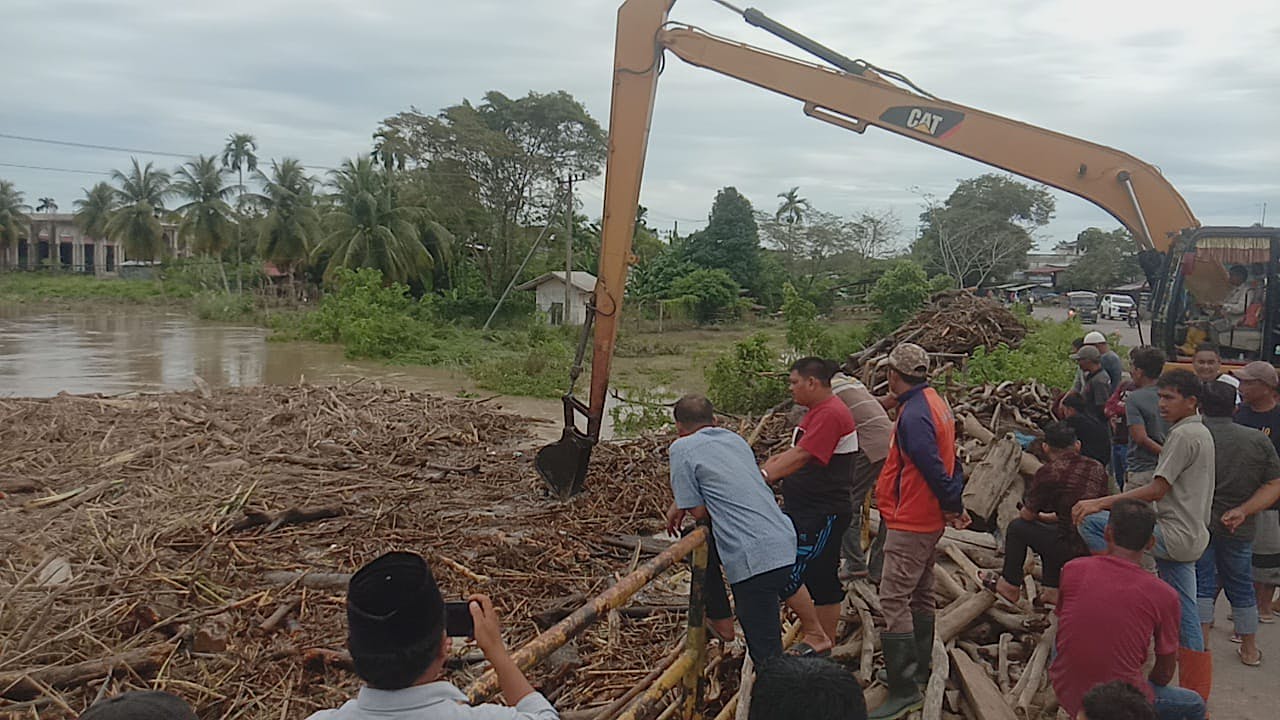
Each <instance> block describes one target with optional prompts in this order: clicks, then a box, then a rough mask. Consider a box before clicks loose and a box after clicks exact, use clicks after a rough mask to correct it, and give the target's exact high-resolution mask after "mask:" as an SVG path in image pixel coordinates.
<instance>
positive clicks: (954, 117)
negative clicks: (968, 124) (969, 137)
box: [880, 105, 964, 140]
mask: <svg viewBox="0 0 1280 720" xmlns="http://www.w3.org/2000/svg"><path fill="white" fill-rule="evenodd" d="M880 120H882V121H883V122H886V123H889V124H890V125H895V126H897V127H900V128H903V129H904V130H911V131H912V132H918V133H920V134H922V135H928V136H929V137H931V138H937V139H939V140H942V139H944V138H946V137H947V135H949V134H950V133H951V131H953V130H955V129H956V128H957V127H959V126H960V123H962V122H964V113H962V112H957V111H955V110H952V109H950V108H941V107H920V106H918V105H906V106H904V105H899V106H897V107H891V108H889V109H887V110H885V111H884V113H883V114H881V115H880Z"/></svg>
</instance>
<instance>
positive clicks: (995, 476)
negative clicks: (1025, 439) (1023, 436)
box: [964, 434, 1022, 520]
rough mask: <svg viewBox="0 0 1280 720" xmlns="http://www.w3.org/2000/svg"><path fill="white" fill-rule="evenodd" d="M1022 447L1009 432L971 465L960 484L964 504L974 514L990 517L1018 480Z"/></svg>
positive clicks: (985, 517)
mask: <svg viewBox="0 0 1280 720" xmlns="http://www.w3.org/2000/svg"><path fill="white" fill-rule="evenodd" d="M1021 461H1022V446H1021V445H1019V444H1018V441H1017V440H1016V439H1014V437H1013V435H1012V434H1009V435H1006V436H1005V437H1003V438H1001V439H1000V440H997V441H996V442H995V444H993V445H992V446H991V450H990V451H989V452H988V453H987V455H986V457H984V458H982V462H980V463H978V465H977V466H976V467H974V468H973V472H972V473H971V474H970V476H969V478H968V480H967V481H966V482H965V486H964V506H965V507H966V508H967V509H968V510H969V512H971V513H973V514H974V516H976V517H979V518H982V519H984V520H987V519H990V518H991V517H992V516H993V515H994V514H995V512H996V508H997V507H998V506H999V505H1000V501H1001V500H1002V499H1003V498H1004V496H1005V494H1006V493H1007V492H1008V490H1009V486H1010V484H1012V482H1013V481H1014V480H1015V479H1019V478H1020V476H1019V474H1018V467H1019V464H1020V463H1021Z"/></svg>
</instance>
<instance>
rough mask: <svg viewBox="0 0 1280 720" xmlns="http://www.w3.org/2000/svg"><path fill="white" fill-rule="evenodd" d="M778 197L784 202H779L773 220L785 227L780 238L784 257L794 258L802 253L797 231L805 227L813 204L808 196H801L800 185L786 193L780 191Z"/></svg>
mask: <svg viewBox="0 0 1280 720" xmlns="http://www.w3.org/2000/svg"><path fill="white" fill-rule="evenodd" d="M778 197H779V198H781V199H782V202H780V203H778V209H777V211H775V212H774V213H773V220H774V222H780V223H782V225H783V227H784V228H785V231H784V232H782V233H780V236H781V237H780V238H779V240H780V241H781V242H780V245H781V246H782V247H781V249H782V251H783V253H784V257H786V258H788V259H789V260H794V259H795V258H797V257H799V256H800V255H801V251H800V248H799V247H798V246H797V244H796V231H797V230H799V229H800V228H802V227H804V221H805V219H806V218H807V217H808V215H809V211H811V210H813V206H812V205H810V204H809V200H808V199H807V198H802V197H800V188H799V186H797V187H793V188H791V189H790V190H788V191H786V192H784V193H778Z"/></svg>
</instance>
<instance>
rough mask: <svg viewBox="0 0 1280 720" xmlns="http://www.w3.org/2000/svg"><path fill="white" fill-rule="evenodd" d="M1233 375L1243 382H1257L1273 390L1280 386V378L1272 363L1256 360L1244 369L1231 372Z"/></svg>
mask: <svg viewBox="0 0 1280 720" xmlns="http://www.w3.org/2000/svg"><path fill="white" fill-rule="evenodd" d="M1231 374H1232V375H1235V376H1236V377H1237V378H1239V379H1241V380H1257V381H1258V382H1261V383H1262V384H1263V385H1266V386H1267V387H1272V388H1273V387H1275V386H1276V385H1280V378H1278V377H1277V376H1276V369H1275V367H1273V366H1272V365H1271V363H1268V362H1262V361H1261V360H1254V361H1253V362H1251V363H1249V364H1248V365H1245V366H1244V367H1242V368H1236V369H1235V370H1232V371H1231Z"/></svg>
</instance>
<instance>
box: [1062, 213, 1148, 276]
mask: <svg viewBox="0 0 1280 720" xmlns="http://www.w3.org/2000/svg"><path fill="white" fill-rule="evenodd" d="M1075 246H1076V248H1078V250H1079V252H1080V259H1078V260H1076V261H1075V263H1074V264H1072V265H1071V267H1069V268H1067V271H1066V272H1065V273H1063V276H1064V277H1063V281H1064V284H1065V286H1066V287H1065V288H1064V289H1066V290H1092V291H1094V292H1101V291H1104V290H1107V289H1110V288H1113V287H1115V286H1116V285H1121V284H1123V283H1126V282H1131V281H1132V280H1133V279H1134V278H1137V277H1140V276H1141V274H1142V269H1141V268H1140V267H1139V266H1138V255H1137V252H1136V248H1135V246H1134V243H1133V238H1132V237H1131V236H1130V235H1129V233H1128V232H1126V231H1125V230H1124V229H1122V228H1117V229H1115V230H1112V231H1111V232H1105V231H1103V230H1101V229H1099V228H1096V227H1091V228H1087V229H1085V230H1083V231H1081V233H1080V234H1079V235H1077V236H1076V243H1075Z"/></svg>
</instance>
